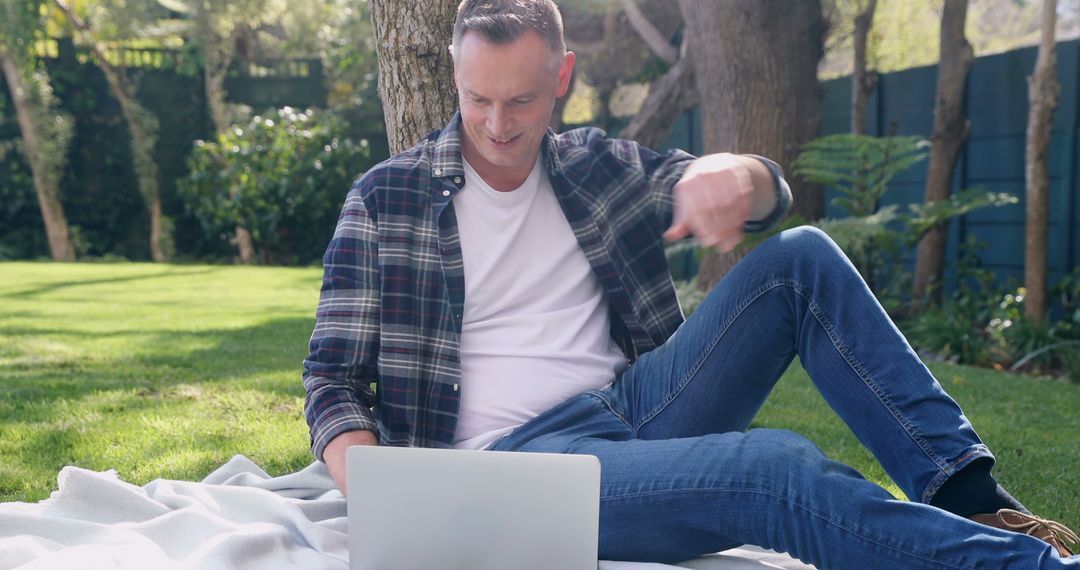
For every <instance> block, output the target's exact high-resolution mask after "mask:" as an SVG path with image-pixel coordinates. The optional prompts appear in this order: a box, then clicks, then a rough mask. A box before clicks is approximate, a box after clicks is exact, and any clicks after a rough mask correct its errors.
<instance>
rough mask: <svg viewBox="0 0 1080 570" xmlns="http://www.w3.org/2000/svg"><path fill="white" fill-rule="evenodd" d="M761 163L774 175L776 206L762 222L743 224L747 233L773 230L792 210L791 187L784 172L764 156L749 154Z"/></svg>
mask: <svg viewBox="0 0 1080 570" xmlns="http://www.w3.org/2000/svg"><path fill="white" fill-rule="evenodd" d="M746 156H750V157H753V158H756V159H758V160H760V161H761V163H762V164H764V165H765V168H768V169H769V174H771V175H772V179H773V187H774V188H775V190H776V206H775V207H774V208H773V210H772V212H769V215H768V216H765V217H764V218H762V219H760V220H750V221H748V222H746V223H745V224H743V231H744V232H746V233H759V232H763V231H765V230H767V229H769V228H771V227H772V226H773V225H774V224H776V222H779V221H780V219H781V218H783V217H784V215H785V214H787V212H788V210H789V209H790V208H791V187H789V186H788V183H787V180H784V171H783V170H782V169H781V168H780V165H779V164H776V163H775V162H773V161H772V160H769V159H768V158H765V157H764V156H758V155H756V154H748V155H746Z"/></svg>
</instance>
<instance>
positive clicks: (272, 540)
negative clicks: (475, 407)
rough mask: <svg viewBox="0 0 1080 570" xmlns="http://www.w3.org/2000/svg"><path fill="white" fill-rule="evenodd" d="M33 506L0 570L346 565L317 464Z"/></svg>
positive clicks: (325, 479)
mask: <svg viewBox="0 0 1080 570" xmlns="http://www.w3.org/2000/svg"><path fill="white" fill-rule="evenodd" d="M58 482H59V489H58V490H57V491H56V492H54V493H53V495H52V496H51V497H50V498H48V499H46V500H44V501H41V502H40V503H3V504H0V570H5V569H8V568H16V567H19V568H26V569H32V568H64V569H68V568H125V569H126V568H130V569H138V570H145V569H151V570H171V569H174V568H196V569H200V570H202V569H205V570H210V569H217V568H221V569H229V570H232V569H243V568H251V569H258V570H275V569H279V568H280V569H282V570H286V569H305V570H309V569H310V570H316V569H327V570H332V569H341V570H345V569H347V568H348V566H349V553H348V539H347V535H346V532H347V519H346V516H345V499H344V497H343V496H342V495H341V493H340V492H339V491H338V490H337V489H336V487H335V486H334V483H333V481H332V480H331V479H330V475H329V473H327V471H326V467H325V466H324V465H323V464H322V463H318V462H316V463H313V464H311V465H310V466H309V467H307V468H305V469H304V470H302V471H299V472H297V473H292V474H289V475H284V476H281V477H270V476H269V475H267V474H266V472H264V471H263V470H262V469H260V468H259V466H258V465H255V464H254V463H252V462H251V461H250V460H249V459H247V458H246V457H243V456H240V455H237V456H236V457H233V458H232V459H231V460H230V461H229V462H228V463H226V464H225V465H223V466H221V467H220V468H219V469H217V470H216V471H214V472H213V473H211V474H210V475H209V476H208V477H207V478H206V479H204V480H203V481H202V482H198V483H196V482H190V481H170V480H165V479H159V480H156V481H152V482H151V483H149V484H148V485H146V486H145V487H138V486H135V485H132V484H130V483H126V482H124V481H121V480H120V479H119V478H118V477H117V476H116V473H115V472H113V471H106V472H95V471H87V470H85V469H80V468H77V467H65V468H64V469H63V470H61V471H60V475H59V476H58ZM674 568H694V569H697V570H744V569H745V570H751V569H757V570H761V569H764V568H789V569H808V568H810V567H809V566H805V565H803V564H802V563H800V562H798V561H797V560H793V559H792V558H790V557H788V556H786V555H782V554H777V553H774V552H770V551H766V550H760V549H756V548H749V547H746V548H740V549H735V550H729V551H727V552H725V553H723V554H717V555H713V556H706V557H704V558H699V559H697V560H692V561H689V562H686V563H683V564H680V565H678V566H668V565H664V564H640V563H631V562H601V563H600V570H663V569H667V570H671V569H674Z"/></svg>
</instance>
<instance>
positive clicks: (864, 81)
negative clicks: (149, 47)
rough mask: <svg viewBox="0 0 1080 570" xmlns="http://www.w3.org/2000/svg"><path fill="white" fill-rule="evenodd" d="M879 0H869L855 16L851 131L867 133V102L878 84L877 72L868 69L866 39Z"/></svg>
mask: <svg viewBox="0 0 1080 570" xmlns="http://www.w3.org/2000/svg"><path fill="white" fill-rule="evenodd" d="M876 9H877V0H868V1H867V3H866V6H865V7H864V8H863V10H862V11H861V12H859V14H858V15H857V16H855V67H854V70H853V71H852V73H851V133H852V134H855V135H862V134H866V104H867V101H868V100H869V99H870V94H871V93H873V92H874V87H876V86H877V73H875V72H873V71H870V72H869V73H868V72H867V71H866V41H867V38H868V36H869V35H870V28H871V27H873V25H874V11H875V10H876Z"/></svg>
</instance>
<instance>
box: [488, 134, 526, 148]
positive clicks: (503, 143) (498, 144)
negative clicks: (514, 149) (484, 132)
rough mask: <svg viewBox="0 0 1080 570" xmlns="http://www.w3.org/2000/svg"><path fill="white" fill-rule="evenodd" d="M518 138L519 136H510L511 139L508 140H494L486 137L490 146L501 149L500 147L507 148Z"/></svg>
mask: <svg viewBox="0 0 1080 570" xmlns="http://www.w3.org/2000/svg"><path fill="white" fill-rule="evenodd" d="M520 136H521V135H515V136H512V137H510V138H508V139H497V138H494V137H488V138H487V139H488V141H489V142H491V144H492V146H495V147H502V146H509V145H510V144H511V143H513V142H514V141H516V140H517V139H518V137H520Z"/></svg>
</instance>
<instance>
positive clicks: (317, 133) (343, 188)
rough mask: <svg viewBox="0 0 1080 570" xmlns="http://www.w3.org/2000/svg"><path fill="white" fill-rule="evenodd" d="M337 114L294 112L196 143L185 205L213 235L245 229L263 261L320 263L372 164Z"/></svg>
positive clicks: (184, 184)
mask: <svg viewBox="0 0 1080 570" xmlns="http://www.w3.org/2000/svg"><path fill="white" fill-rule="evenodd" d="M347 128H348V127H347V125H346V123H345V121H344V120H342V119H341V118H340V117H338V116H337V115H335V114H334V113H332V112H328V111H323V112H315V111H311V110H307V111H297V110H294V109H291V108H289V107H285V108H282V109H278V110H276V111H274V112H273V113H270V114H269V115H267V116H258V115H256V116H254V117H252V118H251V120H249V121H248V122H247V123H246V124H243V125H234V126H233V127H232V128H230V130H229V132H228V133H227V134H226V135H224V136H222V137H220V138H219V140H218V141H216V142H204V141H196V143H195V149H194V150H193V152H192V154H191V157H190V158H189V161H188V166H189V169H190V174H189V175H188V177H187V178H186V179H184V180H182V181H181V182H180V185H179V190H180V195H181V197H182V198H183V200H184V202H185V205H186V207H187V209H188V211H189V212H191V214H192V215H193V216H194V217H196V218H197V219H198V220H199V221H200V222H201V223H202V225H203V227H204V228H205V229H206V230H207V231H208V232H212V233H213V234H215V235H216V234H220V235H222V236H228V235H231V234H232V233H233V231H234V228H235V227H236V225H237V224H239V225H242V226H244V227H245V228H247V229H248V230H249V231H250V232H251V234H252V238H253V239H254V241H255V247H256V249H257V250H258V252H259V256H260V260H261V262H263V263H270V264H310V263H314V262H317V261H318V260H319V259H320V258H321V257H322V253H323V250H324V249H325V247H326V244H327V242H328V241H329V240H330V236H331V235H332V234H333V230H334V225H335V221H336V219H337V216H338V214H339V213H340V211H341V205H342V203H343V202H344V199H345V194H346V193H347V192H348V189H349V187H350V185H351V182H352V181H353V180H354V179H355V178H356V177H357V176H358V175H359V174H360V173H362V172H363V171H364V170H366V169H367V168H368V167H369V166H370V163H371V160H370V152H369V150H368V143H367V141H366V140H361V141H359V142H358V143H357V142H353V141H352V140H350V139H349V138H347V137H346V136H345V132H346V131H347Z"/></svg>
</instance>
